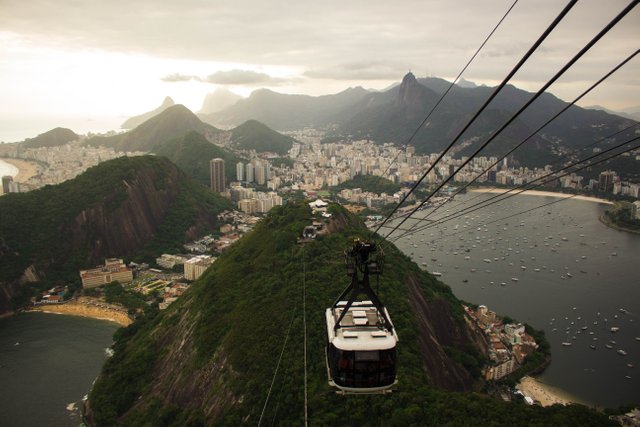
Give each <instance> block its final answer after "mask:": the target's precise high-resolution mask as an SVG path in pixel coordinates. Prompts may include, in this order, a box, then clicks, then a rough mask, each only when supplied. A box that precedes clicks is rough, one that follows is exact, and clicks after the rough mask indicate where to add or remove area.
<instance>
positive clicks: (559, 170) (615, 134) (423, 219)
mask: <svg viewBox="0 0 640 427" xmlns="http://www.w3.org/2000/svg"><path fill="white" fill-rule="evenodd" d="M638 126H640V122H635V123H632V124H630V125H629V126H627V127H625V128H623V129H621V130H619V131H616V132H614V133H612V134H610V135H609V136H605V137H603V138H600V139H598V140H596V141H594V142H592V143H590V144H588V145H585V146H584V147H581V148H576V149H575V150H572V151H570V152H568V153H566V154H564V155H562V156H561V157H559V158H558V159H556V160H555V161H554V162H553V163H551V166H553V165H556V164H559V163H562V161H563V160H564V159H566V158H568V157H570V156H573V155H576V154H578V153H580V152H582V151H584V150H587V149H589V148H591V147H593V146H595V145H598V144H600V143H602V142H604V141H607V140H609V139H612V138H615V137H616V136H618V135H619V134H621V133H624V132H626V131H628V130H630V129H631V128H634V127H638ZM623 145H624V144H623ZM581 162H583V160H580V161H579V162H577V163H581ZM577 163H574V165H575V164H577ZM565 167H566V165H565ZM565 167H562V168H560V169H558V170H555V171H553V172H551V173H558V172H561V171H562V170H564V168H565ZM551 173H550V174H551ZM550 174H548V175H550ZM548 175H545V176H548ZM545 176H543V177H542V178H544V177H545ZM537 179H539V178H536V180H537ZM534 181H535V180H534ZM534 181H530V182H528V183H525V184H521V185H520V186H518V187H514V188H512V189H510V190H509V191H508V192H510V191H515V190H517V189H519V188H521V187H523V186H526V185H528V184H531V183H532V182H534ZM457 194H458V192H456V193H455V194H454V196H456V195H457ZM480 197H481V195H480V194H478V195H477V196H475V197H473V198H471V199H469V200H465V201H463V202H461V203H458V204H456V205H454V206H452V207H453V208H459V207H461V206H464V205H467V204H469V203H471V202H473V201H474V200H476V199H478V198H480ZM480 203H482V202H480ZM441 206H442V205H438V207H441ZM475 206H476V205H472V207H475ZM465 209H466V208H465ZM433 213H434V211H431V212H429V214H428V215H427V216H425V217H423V218H418V219H416V222H415V223H414V224H412V225H411V226H410V227H409V228H401V227H398V228H397V230H400V231H404V232H405V233H407V232H410V231H412V230H413V229H415V227H416V225H417V224H419V223H421V222H424V221H429V219H428V216H429V215H432V214H433ZM408 215H409V213H405V214H403V215H402V217H404V216H408ZM452 215H453V214H452ZM450 216H451V215H450ZM440 219H441V218H440ZM440 219H438V221H439V220H440ZM435 221H436V220H431V223H433V222H435ZM392 227H393V226H387V227H386V228H392Z"/></svg>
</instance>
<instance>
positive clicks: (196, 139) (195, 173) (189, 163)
mask: <svg viewBox="0 0 640 427" xmlns="http://www.w3.org/2000/svg"><path fill="white" fill-rule="evenodd" d="M153 152H154V153H155V154H158V155H160V156H165V157H167V158H168V159H169V160H171V162H173V163H174V164H175V165H176V166H178V167H179V168H180V169H182V170H183V171H184V172H185V173H186V174H187V175H188V176H189V177H191V178H193V179H195V180H196V181H198V182H200V183H201V184H203V185H206V186H209V184H210V180H211V171H210V169H209V162H210V160H211V159H215V158H221V159H224V164H225V175H226V179H227V182H231V181H235V180H236V164H237V163H238V162H244V163H246V160H245V159H243V158H241V157H238V156H236V155H235V154H233V153H232V152H230V151H228V150H225V149H224V148H221V147H218V146H217V145H214V144H212V143H210V142H209V141H207V139H206V138H205V137H204V136H202V135H200V134H199V133H198V132H195V131H191V132H187V133H186V134H184V135H183V136H181V137H179V138H174V139H171V140H168V141H165V142H163V143H161V144H158V145H157V146H155V147H154V149H153Z"/></svg>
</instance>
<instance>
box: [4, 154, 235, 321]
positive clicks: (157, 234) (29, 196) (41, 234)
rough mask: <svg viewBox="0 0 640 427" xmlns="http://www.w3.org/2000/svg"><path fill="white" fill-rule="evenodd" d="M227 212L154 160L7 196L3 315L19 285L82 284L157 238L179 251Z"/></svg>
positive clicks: (119, 164)
mask: <svg viewBox="0 0 640 427" xmlns="http://www.w3.org/2000/svg"><path fill="white" fill-rule="evenodd" d="M224 208H227V202H226V201H224V199H222V198H221V197H220V196H218V195H214V194H213V193H211V192H210V191H209V190H208V189H206V188H204V187H202V186H200V185H199V184H197V183H195V182H193V181H191V180H190V179H189V178H188V177H186V176H185V174H184V173H183V172H182V171H180V170H179V169H178V168H177V167H176V166H175V165H173V164H172V163H171V162H169V161H168V160H167V159H165V158H161V157H153V156H144V157H132V158H126V157H124V158H120V159H116V160H112V161H109V162H104V163H101V164H100V165H98V166H96V167H95V168H91V169H89V170H88V171H87V172H85V174H82V175H80V176H79V177H77V178H75V179H74V180H71V181H67V182H65V183H63V184H60V185H58V186H53V187H47V188H44V189H42V190H36V191H33V192H30V193H23V194H16V195H15V197H3V198H2V200H0V210H1V211H2V221H1V222H0V265H2V268H1V272H2V274H1V275H0V313H2V312H3V311H6V310H7V309H8V307H9V304H8V302H9V300H10V299H11V298H12V297H13V296H15V295H17V293H19V291H20V286H19V285H20V284H24V283H29V282H35V281H41V280H64V281H67V280H77V279H78V276H77V271H78V270H79V269H85V268H91V267H94V266H95V265H98V264H102V263H103V262H104V259H105V258H107V257H130V256H134V255H135V254H138V253H139V252H140V251H141V250H142V249H143V248H145V247H146V246H147V245H149V244H150V243H152V242H157V241H159V239H161V240H162V242H164V243H162V244H159V245H160V246H162V245H165V246H166V245H172V247H174V246H176V245H178V246H179V245H180V243H182V242H183V241H185V240H188V239H192V238H195V237H197V236H198V235H200V234H201V233H203V232H205V231H208V230H212V229H214V228H215V225H216V215H217V213H218V212H219V211H221V210H222V209H224ZM168 222H170V223H171V225H172V226H171V227H169V226H168V225H167V223H168ZM157 249H158V250H163V249H161V248H160V247H158V248H157Z"/></svg>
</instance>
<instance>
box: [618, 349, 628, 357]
mask: <svg viewBox="0 0 640 427" xmlns="http://www.w3.org/2000/svg"><path fill="white" fill-rule="evenodd" d="M618 354H619V355H620V356H626V355H627V352H626V351H624V350H622V349H620V350H618Z"/></svg>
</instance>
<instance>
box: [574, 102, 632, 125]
mask: <svg viewBox="0 0 640 427" xmlns="http://www.w3.org/2000/svg"><path fill="white" fill-rule="evenodd" d="M584 108H585V109H587V110H601V111H604V112H605V113H608V114H614V115H616V116H622V117H626V118H627V119H631V120H635V121H637V122H640V105H639V106H637V107H631V108H625V109H624V110H623V111H613V110H610V109H608V108H606V107H603V106H602V105H589V106H587V107H584Z"/></svg>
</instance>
